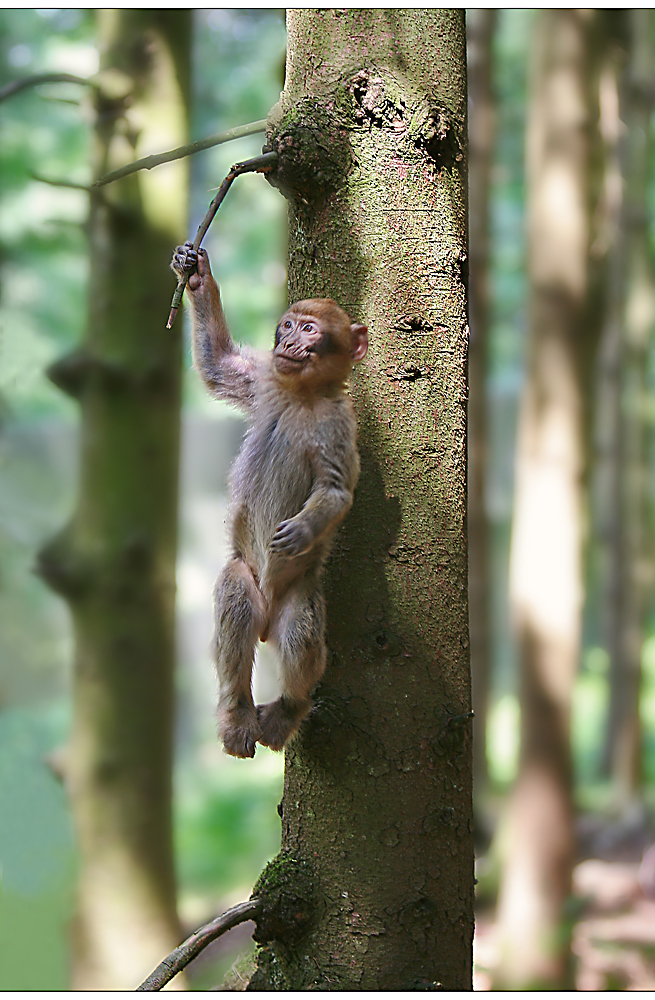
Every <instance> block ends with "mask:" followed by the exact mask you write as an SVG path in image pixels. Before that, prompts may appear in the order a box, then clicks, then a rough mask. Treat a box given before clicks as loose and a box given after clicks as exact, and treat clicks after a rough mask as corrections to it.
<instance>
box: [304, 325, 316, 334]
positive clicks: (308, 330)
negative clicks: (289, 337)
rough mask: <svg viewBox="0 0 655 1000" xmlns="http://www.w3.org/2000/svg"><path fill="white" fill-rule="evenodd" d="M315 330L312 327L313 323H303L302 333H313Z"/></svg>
mask: <svg viewBox="0 0 655 1000" xmlns="http://www.w3.org/2000/svg"><path fill="white" fill-rule="evenodd" d="M315 329H316V327H315V326H314V324H313V323H304V324H303V328H302V331H303V333H313V332H314V330H315Z"/></svg>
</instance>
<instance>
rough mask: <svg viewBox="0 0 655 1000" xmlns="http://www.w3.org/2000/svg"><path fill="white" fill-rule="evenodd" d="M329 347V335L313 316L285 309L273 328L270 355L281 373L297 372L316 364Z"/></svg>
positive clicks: (313, 366)
mask: <svg viewBox="0 0 655 1000" xmlns="http://www.w3.org/2000/svg"><path fill="white" fill-rule="evenodd" d="M328 349H329V336H328V334H327V332H326V331H325V330H324V329H323V325H322V323H321V321H320V320H319V319H317V318H316V317H315V316H310V315H308V314H305V315H303V314H302V313H301V314H294V313H292V312H290V311H289V312H286V313H285V314H284V316H283V317H282V319H281V320H280V322H279V323H278V327H277V330H276V331H275V347H274V348H273V359H274V363H275V368H276V370H277V371H278V372H280V374H282V375H294V374H300V373H301V372H302V371H303V370H305V369H307V368H316V367H317V364H316V362H317V360H318V359H320V358H321V357H323V356H324V355H325V354H326V353H327V352H328Z"/></svg>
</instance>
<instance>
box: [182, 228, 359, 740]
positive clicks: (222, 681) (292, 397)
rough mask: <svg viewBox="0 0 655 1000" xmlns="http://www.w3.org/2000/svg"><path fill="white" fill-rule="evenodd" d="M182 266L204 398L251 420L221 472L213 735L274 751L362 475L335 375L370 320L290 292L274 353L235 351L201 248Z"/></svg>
mask: <svg viewBox="0 0 655 1000" xmlns="http://www.w3.org/2000/svg"><path fill="white" fill-rule="evenodd" d="M171 267H172V268H173V270H174V271H175V273H176V274H177V275H178V276H182V275H187V276H188V283H187V289H188V292H189V299H190V302H191V308H192V317H193V345H194V359H195V365H196V368H197V370H198V371H199V373H200V375H201V376H202V378H203V379H204V381H205V384H206V385H207V388H208V389H209V391H210V392H211V393H212V395H214V396H217V397H218V398H219V399H226V400H228V401H229V402H230V403H234V404H235V405H236V406H239V407H241V409H243V410H245V411H246V412H247V414H248V417H249V419H250V428H249V430H248V432H247V434H246V437H245V439H244V442H243V445H242V447H241V451H240V452H239V454H238V456H237V458H236V460H235V462H234V465H233V467H232V471H231V474H230V521H231V543H232V554H231V557H230V559H229V562H228V563H227V565H226V566H225V567H224V569H223V571H222V573H221V575H220V576H219V578H218V581H217V583H216V589H215V594H214V596H215V622H216V631H215V636H214V644H215V657H216V669H217V672H218V680H219V702H218V719H219V735H220V736H221V737H222V739H223V743H224V746H225V749H226V751H227V753H229V754H232V755H233V756H234V757H254V755H255V744H256V743H258V742H259V743H262V744H263V745H264V746H268V747H271V748H272V749H273V750H281V749H282V747H283V746H284V744H285V743H286V742H287V741H288V740H289V739H290V737H291V736H293V734H294V733H295V732H296V730H297V729H298V727H299V726H300V723H301V722H302V720H303V719H304V718H305V716H306V715H307V713H308V712H309V710H310V708H311V704H312V702H311V694H312V690H313V688H314V687H315V685H316V684H317V682H318V681H319V679H320V678H321V676H322V674H323V672H324V670H325V662H326V648H325V602H324V599H323V595H322V593H321V586H320V577H321V571H322V568H323V564H324V562H325V559H326V557H327V554H328V551H329V548H330V543H331V541H332V537H333V535H334V532H335V530H336V528H337V526H338V525H339V523H340V522H341V521H342V520H343V518H344V517H345V516H346V514H347V513H348V511H349V509H350V507H351V505H352V502H353V491H354V489H355V485H356V483H357V477H358V475H359V456H358V454H357V444H356V437H357V425H356V421H355V413H354V410H353V405H352V402H351V401H350V398H349V396H348V395H347V394H346V391H345V383H346V379H347V378H348V375H349V374H350V370H351V368H352V366H353V365H354V364H355V362H357V361H361V359H362V358H363V357H364V355H365V354H366V351H367V348H368V336H367V329H366V327H365V326H362V325H361V324H359V323H351V322H350V319H349V318H348V316H347V315H346V313H345V312H343V310H342V309H340V308H339V306H338V305H337V304H336V302H333V301H332V299H308V300H306V301H303V302H296V303H295V305H292V306H291V307H290V308H289V309H288V310H287V311H286V312H285V314H284V316H283V317H282V319H281V320H280V322H279V323H278V326H277V330H276V331H275V343H274V346H273V350H272V352H263V351H254V350H250V349H247V348H239V347H237V345H236V344H235V343H234V341H233V340H232V337H231V336H230V331H229V330H228V327H227V323H226V321H225V316H224V313H223V307H222V305H221V298H220V293H219V290H218V286H217V284H216V282H215V281H214V278H213V277H212V273H211V270H210V267H209V260H208V257H207V254H206V252H205V251H204V250H199V251H198V252H197V253H196V251H194V250H193V248H192V246H191V244H186V245H185V246H183V247H178V248H177V249H176V251H175V253H174V255H173V261H172V263H171ZM258 639H261V641H262V642H266V641H268V642H271V643H273V644H274V645H275V646H276V647H277V649H278V651H279V655H280V660H281V680H282V695H281V697H280V698H278V699H277V700H276V701H273V702H270V703H269V704H267V705H258V706H255V705H254V703H253V699H252V692H251V675H252V665H253V658H254V652H255V644H256V642H257V640H258Z"/></svg>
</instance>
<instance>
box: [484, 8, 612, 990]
mask: <svg viewBox="0 0 655 1000" xmlns="http://www.w3.org/2000/svg"><path fill="white" fill-rule="evenodd" d="M597 17H598V15H597V12H595V11H593V10H545V11H543V12H541V14H540V15H539V18H538V20H537V23H536V37H535V41H536V46H535V49H536V51H535V53H534V58H533V78H532V81H531V98H530V108H529V114H528V136H527V187H528V258H529V259H528V268H529V276H530V344H529V360H528V372H527V381H526V389H525V392H524V397H523V401H522V411H521V417H520V427H519V440H518V454H517V480H516V498H515V509H514V525H513V537H512V553H511V594H512V601H513V610H514V615H515V626H516V631H517V638H518V646H519V659H520V672H521V751H520V760H519V775H518V778H517V782H516V785H515V788H514V790H513V793H512V798H511V803H510V807H509V813H508V817H507V828H506V830H505V841H504V866H503V872H502V880H501V889H500V897H499V908H498V919H499V923H500V928H501V942H502V957H501V965H500V968H499V970H498V981H497V983H496V984H495V986H496V988H501V987H505V988H507V987H509V988H511V989H523V988H526V987H530V986H531V987H536V986H539V985H541V986H546V987H548V988H563V987H565V986H567V985H568V984H569V982H570V971H569V965H570V962H569V940H568V934H567V928H566V927H565V925H564V919H565V917H564V904H565V902H566V900H567V897H568V896H569V893H570V888H571V871H572V864H573V808H572V787H571V784H572V782H571V754H570V735H569V725H570V706H571V693H572V686H573V681H574V678H575V673H576V669H577V665H578V656H579V646H580V626H581V611H582V603H583V585H582V543H583V530H582V505H583V475H584V467H585V458H586V437H587V429H588V422H589V399H590V395H591V393H590V382H591V379H592V375H593V369H594V355H595V350H596V344H597V339H598V336H597V330H598V320H597V317H596V316H595V315H593V311H594V305H593V304H594V301H595V299H596V298H597V296H598V289H597V288H592V282H593V277H592V270H591V268H590V256H589V250H590V245H591V242H592V234H591V232H590V229H591V216H592V206H593V201H594V198H593V191H594V184H595V170H594V167H595V136H596V132H597V94H598V81H597V75H598V74H597V71H596V63H597V51H596V50H597V37H596V36H597ZM594 293H595V295H594ZM595 308H597V306H596V307H595Z"/></svg>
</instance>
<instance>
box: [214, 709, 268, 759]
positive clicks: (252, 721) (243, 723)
mask: <svg viewBox="0 0 655 1000" xmlns="http://www.w3.org/2000/svg"><path fill="white" fill-rule="evenodd" d="M218 732H219V736H220V737H221V739H222V740H223V746H224V747H225V752H226V753H229V754H230V755H231V756H232V757H254V756H255V745H256V743H257V741H258V740H259V739H260V736H261V730H260V726H259V721H258V719H257V713H256V712H255V709H254V707H252V708H251V707H247V708H246V707H242V706H239V707H238V708H235V709H231V710H226V711H220V712H219V723H218Z"/></svg>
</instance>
